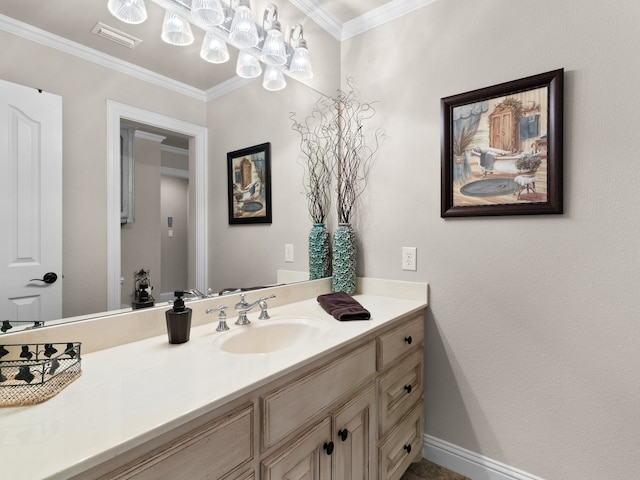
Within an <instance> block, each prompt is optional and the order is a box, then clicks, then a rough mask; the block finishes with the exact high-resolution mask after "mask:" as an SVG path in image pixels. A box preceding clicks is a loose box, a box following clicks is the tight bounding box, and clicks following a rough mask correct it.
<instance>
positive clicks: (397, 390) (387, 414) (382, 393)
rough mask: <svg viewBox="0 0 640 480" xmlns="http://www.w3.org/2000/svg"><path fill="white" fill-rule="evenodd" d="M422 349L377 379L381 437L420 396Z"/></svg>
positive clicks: (421, 387)
mask: <svg viewBox="0 0 640 480" xmlns="http://www.w3.org/2000/svg"><path fill="white" fill-rule="evenodd" d="M423 352H424V351H423V349H422V348H419V349H417V350H414V352H413V354H411V355H410V356H409V357H407V358H406V359H405V360H403V361H402V362H401V363H399V364H398V365H396V366H395V367H393V368H392V369H391V370H389V371H388V372H386V373H385V374H384V375H382V376H381V377H380V378H379V380H378V418H379V424H378V425H379V428H378V431H379V436H380V437H382V435H384V434H385V433H386V431H387V430H388V429H389V428H391V427H392V426H393V425H394V424H395V423H396V422H397V421H398V420H400V418H402V417H403V416H404V415H405V414H406V413H407V412H408V411H409V409H410V408H411V406H412V405H413V404H414V403H416V401H417V400H418V399H419V398H420V397H422V390H423V385H422V384H423V380H422V379H423V373H422V365H423V359H422V355H423Z"/></svg>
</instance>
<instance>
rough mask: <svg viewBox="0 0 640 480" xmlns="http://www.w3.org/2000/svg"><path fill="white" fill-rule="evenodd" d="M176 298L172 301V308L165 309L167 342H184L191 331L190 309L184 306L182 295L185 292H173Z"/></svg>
mask: <svg viewBox="0 0 640 480" xmlns="http://www.w3.org/2000/svg"><path fill="white" fill-rule="evenodd" d="M174 293H175V296H176V299H175V300H174V301H173V308H171V309H169V310H167V311H166V312H165V315H166V317H167V335H169V343H186V342H188V341H189V333H190V332H191V309H190V308H185V306H184V300H182V296H183V295H184V293H185V292H181V291H177V292H174Z"/></svg>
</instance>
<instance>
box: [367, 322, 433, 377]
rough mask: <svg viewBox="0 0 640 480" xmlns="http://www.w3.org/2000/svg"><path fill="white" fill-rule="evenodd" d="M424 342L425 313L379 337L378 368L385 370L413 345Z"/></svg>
mask: <svg viewBox="0 0 640 480" xmlns="http://www.w3.org/2000/svg"><path fill="white" fill-rule="evenodd" d="M423 342H424V315H423V314H421V313H420V314H418V315H416V316H415V317H414V318H413V319H411V320H410V321H409V322H407V323H405V324H403V325H401V326H400V327H398V328H395V329H393V330H391V331H390V332H388V333H384V334H382V335H380V336H379V337H378V370H383V369H385V368H386V367H388V366H389V365H391V364H392V363H393V362H394V361H396V360H397V359H398V358H400V357H401V356H402V355H404V354H405V353H407V352H409V351H410V350H411V349H412V348H413V347H416V346H419V345H422V344H423Z"/></svg>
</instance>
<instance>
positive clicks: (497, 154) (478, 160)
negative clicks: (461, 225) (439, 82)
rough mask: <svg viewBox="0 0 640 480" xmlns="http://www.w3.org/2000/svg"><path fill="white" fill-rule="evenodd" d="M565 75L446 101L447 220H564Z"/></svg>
mask: <svg viewBox="0 0 640 480" xmlns="http://www.w3.org/2000/svg"><path fill="white" fill-rule="evenodd" d="M563 76H564V70H563V69H560V70H554V71H551V72H547V73H542V74H539V75H534V76H531V77H527V78H522V79H520V80H515V81H512V82H507V83H503V84H500V85H495V86H492V87H487V88H482V89H480V90H474V91H472V92H467V93H462V94H459V95H454V96H451V97H446V98H443V99H441V103H440V107H441V122H442V125H441V128H442V132H441V155H442V159H441V161H442V168H441V170H442V191H441V195H442V197H441V217H469V216H482V215H535V214H547V213H549V214H551V213H562V209H563V205H562V100H563Z"/></svg>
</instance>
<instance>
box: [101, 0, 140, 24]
mask: <svg viewBox="0 0 640 480" xmlns="http://www.w3.org/2000/svg"><path fill="white" fill-rule="evenodd" d="M107 8H108V9H109V12H111V14H112V15H113V16H114V17H116V18H117V19H118V20H122V21H123V22H125V23H131V24H133V25H135V24H138V23H142V22H144V21H145V20H146V19H147V7H146V6H145V4H144V0H109V2H108V3H107Z"/></svg>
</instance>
